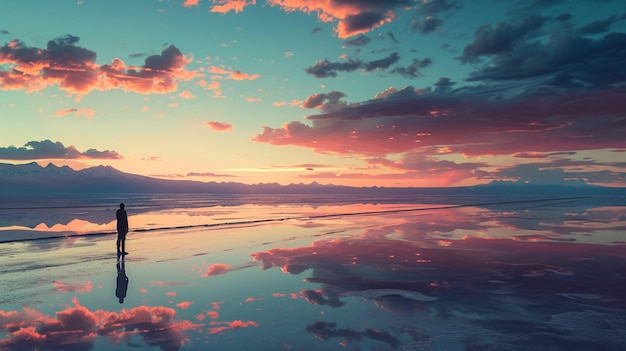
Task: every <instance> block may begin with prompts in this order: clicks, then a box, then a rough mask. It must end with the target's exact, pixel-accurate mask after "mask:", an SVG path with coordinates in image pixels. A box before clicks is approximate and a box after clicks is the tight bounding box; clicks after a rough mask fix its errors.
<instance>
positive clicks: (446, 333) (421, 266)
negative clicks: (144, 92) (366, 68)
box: [0, 202, 626, 350]
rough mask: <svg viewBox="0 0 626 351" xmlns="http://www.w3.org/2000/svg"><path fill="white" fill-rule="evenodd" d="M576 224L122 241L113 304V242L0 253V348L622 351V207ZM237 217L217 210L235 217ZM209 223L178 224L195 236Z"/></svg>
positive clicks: (230, 231)
mask: <svg viewBox="0 0 626 351" xmlns="http://www.w3.org/2000/svg"><path fill="white" fill-rule="evenodd" d="M396 207H397V206H396ZM587 207H588V206H585V204H584V203H582V202H574V203H566V204H560V205H558V206H555V205H554V204H550V205H546V206H536V207H532V206H529V205H528V204H522V205H519V206H517V207H516V206H514V205H509V206H493V207H491V208H486V207H464V208H457V209H438V210H427V211H416V212H391V213H387V214H384V215H380V214H379V215H361V216H338V217H323V218H315V219H297V220H288V221H275V222H267V223H256V224H255V223H248V224H245V225H244V224H242V225H232V226H225V227H214V228H202V227H200V228H190V229H179V230H169V231H147V232H139V233H130V234H129V239H128V243H127V247H128V250H129V251H130V252H131V254H130V255H129V256H128V257H127V259H126V260H125V265H124V268H125V269H124V273H125V274H126V276H127V277H128V279H129V283H128V291H127V293H126V297H125V298H124V303H123V304H120V303H119V302H118V297H116V288H118V279H117V278H118V272H119V270H118V267H117V266H116V263H117V261H116V257H115V242H114V236H95V237H71V238H66V239H54V240H38V241H29V242H16V243H5V244H1V245H0V267H2V268H0V274H1V275H2V280H3V284H2V287H0V290H1V292H0V349H8V350H12V349H20V350H21V349H34V348H40V349H46V348H52V347H53V346H54V345H68V346H67V348H68V349H70V348H71V349H81V350H83V349H93V350H106V349H110V348H111V345H123V346H125V347H127V348H138V349H142V348H143V349H157V348H160V349H162V350H178V349H181V350H185V349H189V350H198V349H228V350H249V349H252V348H257V349H258V348H261V349H268V350H282V349H286V350H288V349H292V350H322V349H323V350H335V349H336V350H345V349H349V350H384V349H409V350H489V349H493V350H502V349H508V350H537V349H548V350H549V349H554V350H557V349H567V350H622V348H623V345H625V344H626V333H625V332H624V330H626V317H624V312H626V298H624V293H623V292H624V291H625V288H626V250H625V249H626V247H624V245H623V244H619V242H622V243H623V242H624V241H625V240H624V238H623V233H624V224H625V222H626V220H625V215H626V208H625V207H623V206H591V207H589V208H587ZM251 208H252V209H253V208H254V206H250V207H246V206H244V207H238V206H234V207H231V208H229V209H228V210H229V212H230V215H232V216H233V217H239V216H242V215H243V214H245V213H246V211H248V210H251ZM271 208H272V209H273V210H276V208H275V207H271ZM377 208H382V207H376V206H375V205H346V206H333V207H327V208H325V207H324V206H321V207H316V208H308V207H307V208H302V207H299V206H289V209H284V208H283V209H280V211H275V212H271V213H268V214H265V215H264V214H263V211H266V210H267V209H268V208H263V207H257V210H258V211H257V212H254V211H253V212H252V213H254V216H257V215H258V216H259V218H263V217H265V218H268V217H271V216H272V215H274V214H278V213H280V214H288V215H287V216H286V217H289V216H294V217H300V216H301V215H303V216H302V217H305V216H316V215H319V214H322V213H327V214H329V213H354V212H368V211H369V210H375V209H377ZM215 210H216V209H215V208H197V209H194V210H193V213H195V214H199V215H198V216H197V217H200V218H203V219H205V220H206V218H207V217H209V216H213V214H211V215H209V214H207V213H214V212H215ZM362 210H365V211H362ZM162 214H163V216H164V218H160V217H159V212H158V211H149V212H146V213H143V214H142V215H145V216H146V217H145V218H146V219H148V218H149V217H150V218H153V220H154V221H156V220H159V221H161V223H164V222H166V221H169V219H167V218H168V216H174V217H177V216H181V215H182V216H188V217H189V216H190V215H189V214H187V213H184V214H183V213H182V212H179V211H178V210H176V211H172V210H166V211H163V212H162ZM219 216H225V213H220V214H219ZM224 218H226V217H224ZM179 219H180V217H178V218H177V219H176V220H177V221H178V220H179ZM146 223H148V221H147V220H146Z"/></svg>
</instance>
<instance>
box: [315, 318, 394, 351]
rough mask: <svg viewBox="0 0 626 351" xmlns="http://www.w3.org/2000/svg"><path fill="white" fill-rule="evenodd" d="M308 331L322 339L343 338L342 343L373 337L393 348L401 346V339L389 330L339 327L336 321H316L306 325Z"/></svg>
mask: <svg viewBox="0 0 626 351" xmlns="http://www.w3.org/2000/svg"><path fill="white" fill-rule="evenodd" d="M306 331H307V332H309V333H311V334H313V335H315V337H316V338H318V339H321V340H329V339H332V338H339V339H342V340H343V341H342V344H344V345H345V344H349V343H353V342H358V341H360V340H361V339H371V340H377V341H381V342H384V343H386V344H388V345H389V346H390V347H392V348H394V349H395V348H398V346H400V340H398V339H397V338H396V337H394V336H393V335H391V334H390V333H389V332H387V331H384V330H379V329H372V328H366V329H364V330H362V331H359V330H355V329H351V328H343V329H342V328H337V323H334V322H321V321H319V322H315V323H313V324H312V325H309V326H307V327H306Z"/></svg>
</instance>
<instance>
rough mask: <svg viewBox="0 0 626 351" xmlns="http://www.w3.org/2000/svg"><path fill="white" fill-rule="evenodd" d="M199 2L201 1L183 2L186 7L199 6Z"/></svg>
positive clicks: (189, 0) (190, 0) (188, 0)
mask: <svg viewBox="0 0 626 351" xmlns="http://www.w3.org/2000/svg"><path fill="white" fill-rule="evenodd" d="M199 2H200V0H185V1H184V2H183V6H184V7H192V6H198V3H199Z"/></svg>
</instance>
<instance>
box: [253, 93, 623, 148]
mask: <svg viewBox="0 0 626 351" xmlns="http://www.w3.org/2000/svg"><path fill="white" fill-rule="evenodd" d="M441 83H442V85H443V86H445V87H446V88H448V89H447V90H439V91H430V90H421V89H415V88H413V87H406V88H403V89H400V90H397V89H393V90H390V91H388V92H384V94H383V93H381V94H379V96H378V97H377V98H375V99H372V100H368V101H365V102H361V103H350V104H346V105H345V106H343V107H340V108H338V109H336V110H334V111H331V112H326V113H322V114H318V115H312V116H308V117H307V120H308V121H309V122H310V124H305V123H303V122H300V121H293V122H289V123H285V124H283V126H282V127H280V128H270V127H263V131H262V133H260V134H257V135H256V136H255V137H254V138H253V140H254V141H258V142H264V143H269V144H272V145H296V146H302V147H306V148H310V149H312V150H314V151H316V152H319V153H332V154H340V155H364V156H373V157H377V156H385V155H388V154H395V153H403V152H408V151H411V150H419V149H429V148H431V147H436V148H443V147H445V148H447V149H448V150H449V151H448V152H454V153H460V154H464V155H468V156H480V155H509V154H512V153H516V152H555V151H562V150H593V149H605V148H624V147H626V140H625V139H624V138H623V135H624V133H626V122H625V120H624V117H623V103H622V101H624V100H626V88H612V89H599V90H597V91H589V92H579V91H573V92H561V91H558V92H553V93H548V92H546V93H545V94H544V95H539V96H535V95H532V94H521V95H514V96H511V97H508V98H504V97H502V98H499V99H493V92H498V94H503V93H506V89H507V88H506V87H498V86H494V87H482V86H479V87H474V88H467V87H466V88H459V89H456V90H452V89H451V88H450V83H449V81H447V82H441Z"/></svg>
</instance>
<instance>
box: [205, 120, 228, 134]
mask: <svg viewBox="0 0 626 351" xmlns="http://www.w3.org/2000/svg"><path fill="white" fill-rule="evenodd" d="M206 124H207V125H208V126H209V128H211V129H213V130H215V131H218V132H223V131H228V130H232V129H233V126H232V125H230V124H228V123H226V122H215V121H208V122H206Z"/></svg>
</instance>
